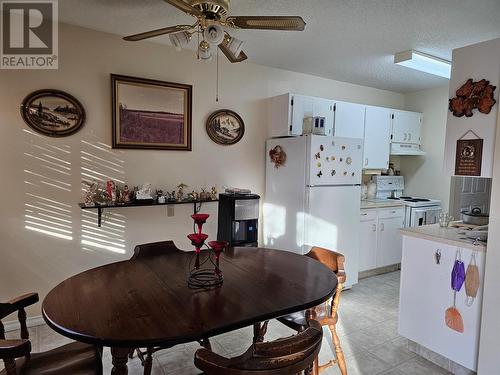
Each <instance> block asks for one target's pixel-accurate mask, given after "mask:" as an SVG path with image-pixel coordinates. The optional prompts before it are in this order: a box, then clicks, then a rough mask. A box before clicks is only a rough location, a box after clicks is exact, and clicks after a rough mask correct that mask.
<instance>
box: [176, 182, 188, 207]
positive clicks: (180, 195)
mask: <svg viewBox="0 0 500 375" xmlns="http://www.w3.org/2000/svg"><path fill="white" fill-rule="evenodd" d="M187 187H188V185H186V184H184V183H182V182H181V183H180V184H179V185H177V193H176V196H175V197H176V199H177V202H182V200H183V199H184V189H185V188H187Z"/></svg>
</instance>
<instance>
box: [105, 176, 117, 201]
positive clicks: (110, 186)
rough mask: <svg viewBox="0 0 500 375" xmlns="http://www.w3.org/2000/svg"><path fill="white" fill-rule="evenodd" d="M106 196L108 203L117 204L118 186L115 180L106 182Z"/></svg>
mask: <svg viewBox="0 0 500 375" xmlns="http://www.w3.org/2000/svg"><path fill="white" fill-rule="evenodd" d="M106 196H107V200H108V202H111V203H116V184H115V182H114V181H113V180H108V181H106Z"/></svg>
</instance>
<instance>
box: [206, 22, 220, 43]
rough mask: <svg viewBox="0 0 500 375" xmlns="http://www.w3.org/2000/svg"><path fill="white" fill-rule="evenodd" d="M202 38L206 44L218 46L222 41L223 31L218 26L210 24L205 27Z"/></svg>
mask: <svg viewBox="0 0 500 375" xmlns="http://www.w3.org/2000/svg"><path fill="white" fill-rule="evenodd" d="M203 36H204V37H205V40H206V41H207V42H208V43H210V44H212V45H219V44H220V43H221V42H222V41H223V40H224V29H223V28H222V26H220V25H217V24H212V25H209V26H207V28H206V29H205V31H204V32H203Z"/></svg>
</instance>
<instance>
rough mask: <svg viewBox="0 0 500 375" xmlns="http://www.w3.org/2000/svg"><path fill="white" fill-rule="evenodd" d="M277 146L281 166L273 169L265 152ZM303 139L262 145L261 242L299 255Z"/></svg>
mask: <svg viewBox="0 0 500 375" xmlns="http://www.w3.org/2000/svg"><path fill="white" fill-rule="evenodd" d="M276 146H280V147H281V149H282V150H283V151H284V152H285V153H286V161H285V163H284V165H282V166H280V167H278V168H276V166H275V164H274V163H273V161H272V160H271V159H270V157H269V151H270V150H272V149H274V148H275V147H276ZM305 175H306V138H305V137H290V138H277V139H269V140H268V141H267V146H266V194H265V198H264V205H263V242H264V246H265V247H268V248H271V249H279V250H287V251H292V252H295V253H298V254H302V251H303V248H302V245H303V243H304V232H303V230H304V217H305V188H304V186H305V182H306V181H305Z"/></svg>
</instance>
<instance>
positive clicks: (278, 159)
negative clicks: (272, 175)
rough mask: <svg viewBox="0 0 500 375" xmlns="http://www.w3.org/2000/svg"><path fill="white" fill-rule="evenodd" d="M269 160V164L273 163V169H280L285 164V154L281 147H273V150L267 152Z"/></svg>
mask: <svg viewBox="0 0 500 375" xmlns="http://www.w3.org/2000/svg"><path fill="white" fill-rule="evenodd" d="M269 158H270V159H271V162H272V163H274V167H275V168H276V169H277V168H279V167H282V166H284V165H285V163H286V153H285V150H283V147H281V146H279V145H278V146H275V147H274V148H273V149H271V150H269Z"/></svg>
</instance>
